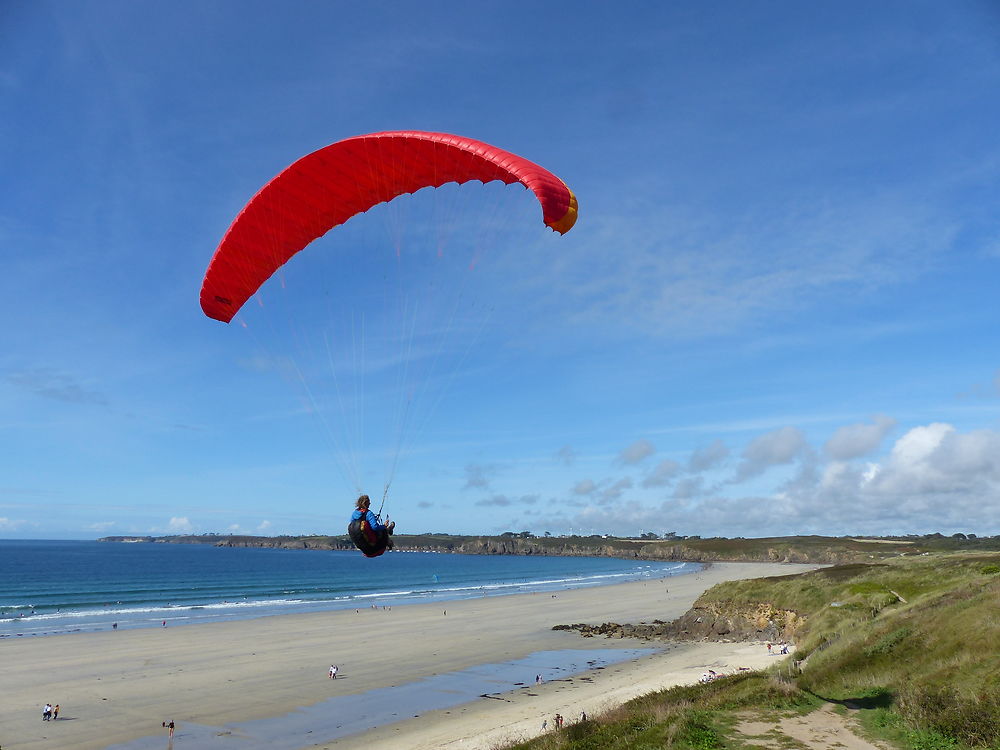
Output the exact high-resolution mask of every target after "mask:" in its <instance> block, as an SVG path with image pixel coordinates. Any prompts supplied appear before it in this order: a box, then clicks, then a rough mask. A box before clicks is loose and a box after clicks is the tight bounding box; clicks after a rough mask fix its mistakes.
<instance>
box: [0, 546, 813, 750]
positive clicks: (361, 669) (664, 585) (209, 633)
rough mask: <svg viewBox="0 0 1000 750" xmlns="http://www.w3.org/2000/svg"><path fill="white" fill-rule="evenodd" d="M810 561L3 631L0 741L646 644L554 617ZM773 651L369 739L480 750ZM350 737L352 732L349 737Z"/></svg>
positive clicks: (679, 610)
mask: <svg viewBox="0 0 1000 750" xmlns="http://www.w3.org/2000/svg"><path fill="white" fill-rule="evenodd" d="M811 567H814V566H802V565H780V564H774V563H720V564H715V565H713V566H712V567H711V568H709V569H707V570H705V571H702V572H700V573H695V574H692V575H686V576H679V577H676V578H667V579H662V580H657V581H646V582H636V583H626V584H618V585H613V586H602V587H594V588H588V589H577V590H574V591H565V592H560V593H558V594H556V595H555V596H552V595H550V594H523V595H515V596H503V597H492V598H483V599H473V600H466V601H456V602H449V603H438V604H424V605H413V606H407V607H394V608H392V609H391V610H383V609H379V610H372V609H362V610H360V611H358V612H355V610H347V611H343V610H341V611H336V612H328V613H313V614H302V615H285V616H278V617H267V618H261V619H257V620H244V621H237V622H220V623H212V624H206V625H191V626H185V627H176V628H169V627H168V628H164V629H159V630H157V629H152V630H128V631H117V632H112V631H108V632H102V633H78V634H69V635H60V636H51V637H45V638H24V639H5V640H4V641H2V642H0V663H2V665H3V667H2V669H0V695H3V696H4V700H3V701H0V746H3V747H4V748H5V749H7V750H12V749H13V750H16V749H18V748H31V749H32V750H36V749H37V750H42V748H65V747H75V748H105V747H108V746H110V745H114V744H118V743H126V742H130V741H133V740H139V739H140V738H143V737H150V736H159V737H161V738H162V740H161V742H160V743H159V744H158V745H154V746H165V745H166V731H165V730H163V729H162V728H161V726H160V723H161V722H162V721H168V720H170V719H173V720H174V721H175V722H177V732H176V736H175V741H174V747H176V748H181V747H184V746H185V742H184V740H185V728H184V727H185V724H197V725H201V726H207V727H220V728H221V727H224V726H225V725H227V724H231V723H240V722H248V721H252V720H257V719H265V718H269V717H282V716H286V715H288V714H290V713H292V712H294V711H296V710H297V709H299V708H300V707H307V706H314V705H316V704H320V703H323V702H325V701H329V700H330V699H334V698H337V697H339V696H344V695H354V694H358V693H365V692H367V691H370V690H376V689H381V688H389V687H392V686H397V685H403V684H406V683H411V682H414V681H417V680H421V679H424V678H428V677H432V676H434V675H442V674H446V673H450V672H458V671H461V670H466V669H469V668H471V667H475V666H476V665H480V664H485V663H501V662H507V661H514V660H518V659H522V658H525V657H527V656H528V655H530V654H533V653H537V652H539V651H553V650H560V649H587V648H594V649H606V648H608V647H609V645H621V646H622V647H636V646H637V645H638V646H641V645H645V644H642V643H637V642H634V641H633V642H623V641H618V642H609V641H608V640H607V639H603V638H601V639H595V638H582V637H580V636H579V635H578V634H575V633H567V632H556V631H552V630H551V628H552V626H553V625H556V624H560V623H573V622H589V623H600V622H607V621H613V622H633V623H637V622H642V621H647V622H648V621H651V620H654V619H660V620H669V619H673V618H675V617H678V616H680V615H681V614H683V613H684V612H685V611H686V610H687V609H688V608H689V607H690V606H691V604H692V602H693V601H694V600H695V599H696V598H697V597H698V595H699V594H700V593H701V592H702V591H704V590H705V589H707V588H709V587H710V586H712V585H714V584H715V583H718V582H720V581H724V580H732V579H738V578H757V577H762V576H768V575H785V574H788V573H792V572H796V571H799V570H805V569H809V568H811ZM774 658H775V657H771V656H768V655H767V653H766V650H765V649H763V648H760V647H756V646H747V645H745V644H688V645H682V646H678V647H675V648H673V649H671V650H669V651H667V652H665V653H658V654H655V655H651V656H647V657H643V658H641V659H639V660H638V661H633V662H628V663H626V664H619V665H615V666H609V667H607V668H605V669H603V670H594V671H591V672H587V673H584V674H582V675H578V676H576V677H573V678H571V679H570V680H569V681H566V680H560V681H551V682H547V683H545V684H544V685H541V686H537V688H536V686H534V685H531V686H530V689H520V690H518V691H515V692H513V693H510V694H507V695H505V696H503V697H500V698H496V699H479V700H477V701H473V702H470V703H467V704H464V705H462V706H460V707H455V708H449V709H443V710H439V711H429V712H426V713H424V714H422V715H420V716H419V717H418V718H410V719H407V720H405V721H400V722H398V723H393V724H387V725H385V726H383V727H381V728H379V729H376V730H372V731H369V732H366V733H365V734H364V735H362V737H363V741H364V743H365V745H366V746H367V747H370V748H378V747H389V746H390V745H391V746H392V747H393V748H396V749H398V748H400V747H407V748H422V747H426V748H438V747H449V746H452V747H463V748H478V747H482V748H487V747H490V746H491V745H492V744H495V742H496V740H497V739H499V738H502V737H512V736H530V735H531V734H533V733H537V732H539V731H540V730H541V722H542V720H543V719H545V718H546V717H547V716H548V717H550V718H549V721H550V723H551V715H553V714H554V713H555V712H559V713H562V714H563V716H565V717H567V719H569V720H575V719H576V717H577V716H578V715H579V712H580V711H581V710H586V711H587V712H588V713H590V714H593V713H596V712H598V711H600V710H603V709H604V708H607V707H610V706H612V705H617V704H618V703H620V702H622V701H624V700H627V699H628V698H630V697H632V696H634V695H640V694H643V693H646V692H649V691H651V690H655V689H659V688H661V687H666V686H669V685H672V684H678V683H679V682H685V681H694V680H696V679H697V678H698V676H699V675H700V674H701V673H702V672H704V671H705V669H706V668H708V667H711V668H713V669H716V671H723V670H724V669H735V668H736V667H739V666H748V667H755V666H759V665H761V664H764V663H767V662H768V661H769V660H771V659H774ZM334 663H335V664H337V665H338V666H339V667H340V676H338V678H337V679H336V680H331V679H329V678H328V676H327V670H328V669H329V666H330V665H331V664H334ZM720 667H721V668H722V669H720ZM529 677H530V676H529ZM383 700H384V699H383ZM46 701H50V702H52V703H59V704H60V706H61V713H60V718H59V720H58V721H54V722H43V721H42V720H41V707H42V705H43V704H44V703H45V702H46ZM329 705H331V706H334V705H335V703H331V704H329ZM302 735H303V742H302V744H301V747H308V746H319V747H336V746H345V747H346V744H347V742H348V740H335V741H330V742H324V740H325V739H326V738H324V737H323V736H322V734H319V736H317V735H316V734H308V730H307V729H306V728H305V727H303V728H302ZM189 737H191V738H193V735H189ZM357 740H358V736H357V735H355V737H354V738H353V739H352V740H351V741H357ZM140 744H145V743H144V742H141V743H140ZM187 746H189V747H195V746H197V745H195V744H188V745H187ZM241 746H243V745H242V744H241Z"/></svg>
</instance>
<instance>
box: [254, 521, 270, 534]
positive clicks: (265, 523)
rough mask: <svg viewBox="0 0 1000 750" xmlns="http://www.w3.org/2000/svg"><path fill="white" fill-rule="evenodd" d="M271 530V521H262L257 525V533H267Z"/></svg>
mask: <svg viewBox="0 0 1000 750" xmlns="http://www.w3.org/2000/svg"><path fill="white" fill-rule="evenodd" d="M269 528H271V522H270V521H261V522H260V523H259V524H257V531H261V532H263V531H267V530H268V529H269Z"/></svg>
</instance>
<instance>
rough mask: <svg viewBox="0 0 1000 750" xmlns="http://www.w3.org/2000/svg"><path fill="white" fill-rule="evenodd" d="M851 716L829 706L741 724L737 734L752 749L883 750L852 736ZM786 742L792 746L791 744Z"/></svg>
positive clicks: (854, 735)
mask: <svg viewBox="0 0 1000 750" xmlns="http://www.w3.org/2000/svg"><path fill="white" fill-rule="evenodd" d="M854 725H855V724H854V721H853V719H851V718H850V716H844V715H842V714H838V713H836V712H835V711H834V710H833V707H832V706H830V705H826V706H823V708H820V709H818V710H816V711H813V712H812V713H811V714H806V715H805V716H792V717H783V718H780V719H778V720H776V721H773V722H766V721H742V722H740V723H739V724H737V725H736V731H738V732H739V733H740V734H742V735H744V737H745V738H746V739H747V740H751V741H752V743H753V744H754V745H755V746H758V747H764V748H774V750H781V749H785V750H787V748H788V747H789V745H790V744H791V745H793V746H795V747H807V748H810V749H811V750H812V749H814V750H886V746H885V745H876V744H873V743H871V742H869V741H868V740H866V739H863V738H862V737H859V736H858V735H857V734H855V733H854V731H853V727H854ZM789 740H792V741H793V742H792V743H790V742H789Z"/></svg>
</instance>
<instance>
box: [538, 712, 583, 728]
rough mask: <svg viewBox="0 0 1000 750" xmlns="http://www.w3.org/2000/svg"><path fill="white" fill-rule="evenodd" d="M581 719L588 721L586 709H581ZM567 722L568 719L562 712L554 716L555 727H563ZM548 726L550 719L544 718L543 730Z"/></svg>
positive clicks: (553, 725)
mask: <svg viewBox="0 0 1000 750" xmlns="http://www.w3.org/2000/svg"><path fill="white" fill-rule="evenodd" d="M579 720H580V721H586V720H587V712H586V711H581V712H580V719H579ZM565 724H566V719H565V718H563V715H562V714H556V715H555V716H554V717H553V718H552V727H553V728H554V729H562V728H563V726H565ZM548 728H549V720H548V719H543V720H542V731H543V732H544V731H545V730H547V729H548Z"/></svg>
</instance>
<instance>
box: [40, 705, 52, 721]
mask: <svg viewBox="0 0 1000 750" xmlns="http://www.w3.org/2000/svg"><path fill="white" fill-rule="evenodd" d="M51 718H52V704H51V703H46V704H45V706H44V707H43V708H42V721H48V720H49V719H51Z"/></svg>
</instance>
